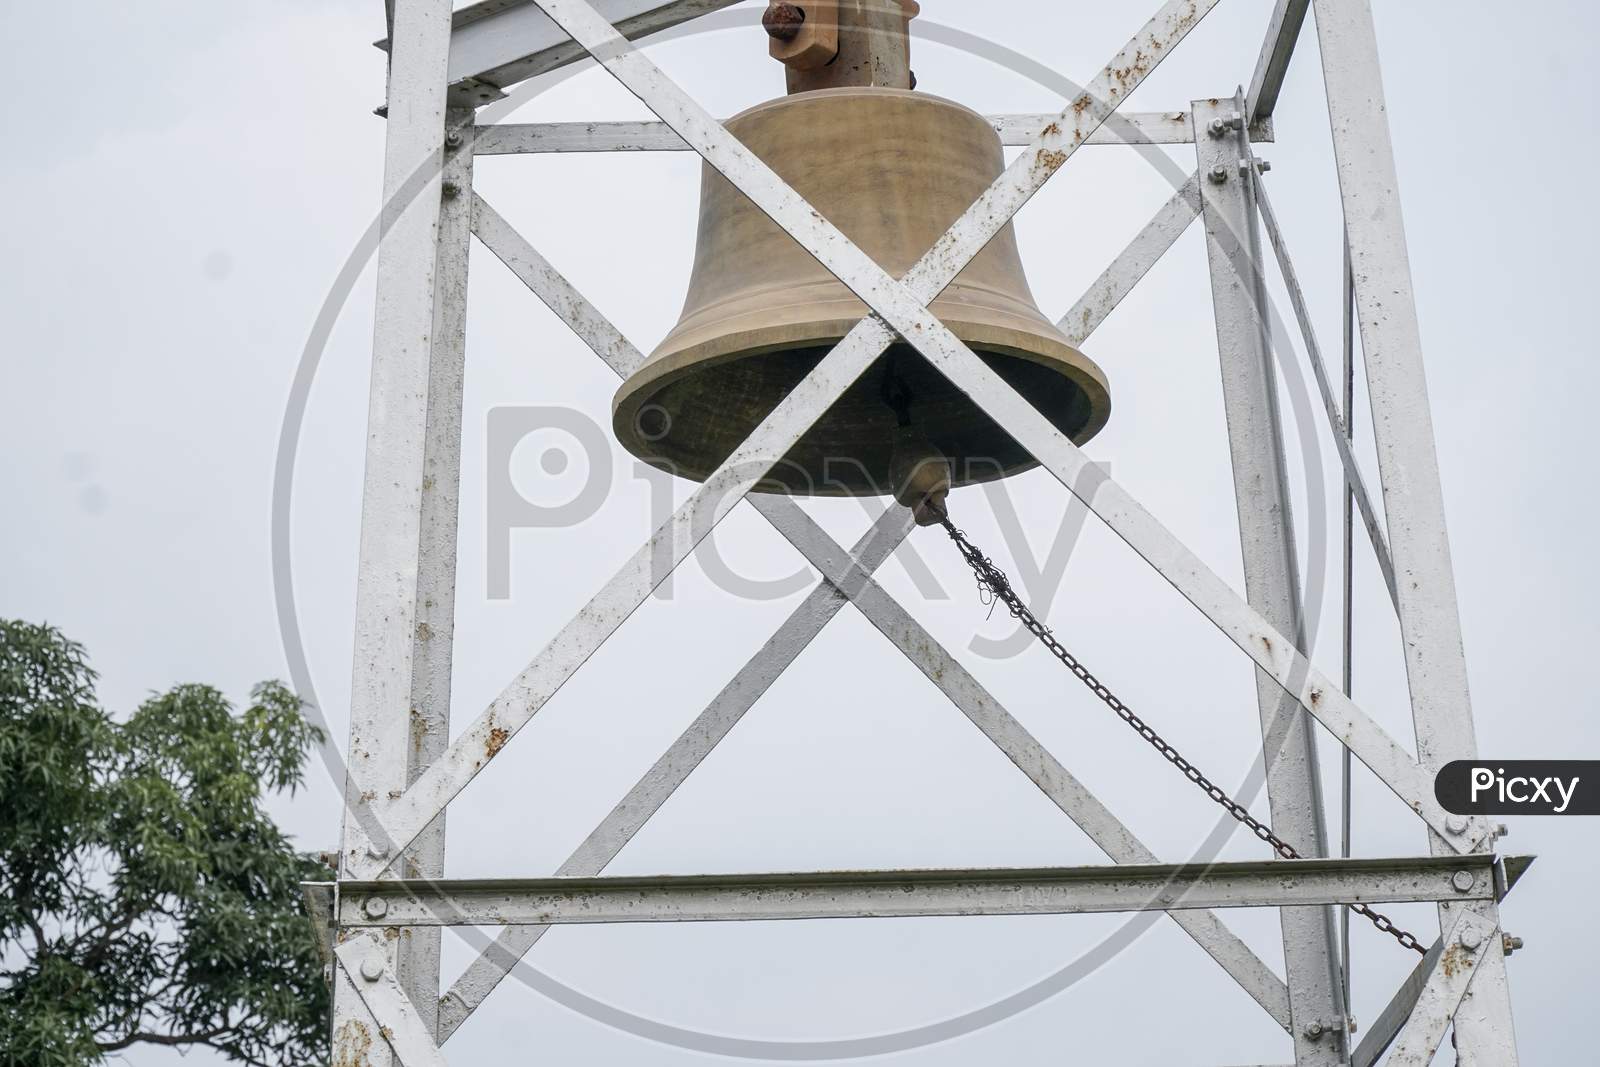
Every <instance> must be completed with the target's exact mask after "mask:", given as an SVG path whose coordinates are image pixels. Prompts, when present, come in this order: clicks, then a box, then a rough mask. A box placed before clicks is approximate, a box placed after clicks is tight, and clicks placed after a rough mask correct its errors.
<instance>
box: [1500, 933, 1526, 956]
mask: <svg viewBox="0 0 1600 1067" xmlns="http://www.w3.org/2000/svg"><path fill="white" fill-rule="evenodd" d="M1521 947H1522V938H1520V937H1512V936H1511V935H1510V934H1501V935H1500V948H1501V950H1502V951H1503V952H1505V954H1506V955H1507V956H1509V955H1511V954H1512V953H1513V952H1515V951H1517V949H1519V948H1521Z"/></svg>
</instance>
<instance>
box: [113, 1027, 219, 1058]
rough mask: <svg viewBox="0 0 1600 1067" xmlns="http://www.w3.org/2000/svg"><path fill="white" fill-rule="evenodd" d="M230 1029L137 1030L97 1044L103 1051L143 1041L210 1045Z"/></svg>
mask: <svg viewBox="0 0 1600 1067" xmlns="http://www.w3.org/2000/svg"><path fill="white" fill-rule="evenodd" d="M230 1029H232V1028H231V1027H228V1026H219V1027H217V1028H216V1029H214V1030H203V1031H200V1032H198V1033H193V1034H152V1033H146V1032H145V1031H142V1030H135V1031H134V1032H133V1033H131V1034H128V1035H127V1036H126V1037H120V1038H118V1039H117V1040H115V1041H96V1042H95V1045H96V1047H98V1048H99V1049H100V1051H101V1052H119V1051H121V1050H122V1049H125V1048H127V1047H128V1046H129V1045H137V1044H140V1043H141V1042H142V1043H144V1044H148V1045H210V1044H212V1040H213V1039H214V1038H218V1037H221V1036H222V1035H223V1034H225V1033H227V1032H228V1031H229V1030H230ZM213 1047H214V1046H213Z"/></svg>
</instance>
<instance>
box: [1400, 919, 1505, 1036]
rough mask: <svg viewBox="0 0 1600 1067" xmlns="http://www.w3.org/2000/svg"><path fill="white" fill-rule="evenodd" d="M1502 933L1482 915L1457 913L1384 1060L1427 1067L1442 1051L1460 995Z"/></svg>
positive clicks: (1465, 992) (1463, 992) (1462, 995)
mask: <svg viewBox="0 0 1600 1067" xmlns="http://www.w3.org/2000/svg"><path fill="white" fill-rule="evenodd" d="M1499 936H1500V931H1499V929H1498V928H1497V927H1496V926H1495V924H1494V923H1492V922H1490V921H1489V920H1487V919H1485V918H1483V917H1482V916H1480V915H1475V914H1473V913H1472V912H1471V911H1466V910H1463V911H1461V912H1459V913H1458V914H1457V916H1456V921H1455V923H1454V924H1453V925H1452V926H1451V927H1450V929H1448V930H1446V931H1445V933H1444V936H1443V937H1442V938H1441V939H1440V941H1441V943H1442V944H1443V946H1444V948H1443V951H1442V952H1440V954H1439V959H1438V962H1437V963H1436V964H1435V965H1434V969H1433V973H1432V974H1431V975H1429V976H1428V982H1427V984H1426V985H1424V986H1423V987H1422V993H1421V995H1420V996H1418V997H1417V1002H1416V1004H1415V1005H1413V1006H1412V1008H1411V1017H1410V1018H1409V1019H1408V1020H1407V1021H1406V1024H1405V1026H1404V1027H1403V1028H1402V1029H1401V1030H1400V1036H1399V1037H1397V1038H1395V1042H1394V1047H1393V1048H1392V1049H1391V1050H1390V1052H1389V1058H1388V1059H1387V1060H1385V1061H1384V1062H1386V1063H1387V1064H1388V1065H1389V1067H1428V1064H1430V1063H1432V1062H1433V1054H1434V1053H1435V1052H1437V1051H1439V1045H1440V1044H1441V1043H1442V1042H1443V1041H1444V1034H1445V1029H1446V1028H1447V1027H1448V1026H1449V1025H1450V1021H1451V1020H1452V1019H1454V1018H1455V1016H1456V1011H1457V1009H1458V1008H1459V1007H1460V1006H1461V998H1462V997H1464V996H1466V994H1467V989H1468V988H1469V987H1470V986H1471V985H1472V982H1473V979H1475V978H1477V977H1478V973H1479V971H1481V970H1482V968H1483V964H1484V963H1485V962H1486V960H1487V959H1488V957H1489V948H1490V946H1491V945H1492V944H1493V943H1494V942H1495V941H1496V940H1498V938H1499ZM1484 1062H1488V1061H1484ZM1495 1067H1502V1061H1495Z"/></svg>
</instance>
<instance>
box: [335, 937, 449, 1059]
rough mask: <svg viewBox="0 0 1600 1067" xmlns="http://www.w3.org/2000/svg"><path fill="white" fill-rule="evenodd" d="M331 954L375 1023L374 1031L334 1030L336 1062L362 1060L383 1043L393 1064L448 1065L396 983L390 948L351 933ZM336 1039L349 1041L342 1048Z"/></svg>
mask: <svg viewBox="0 0 1600 1067" xmlns="http://www.w3.org/2000/svg"><path fill="white" fill-rule="evenodd" d="M335 955H336V956H337V957H338V959H339V970H340V978H341V981H342V982H344V983H346V984H348V986H349V987H352V988H353V989H354V991H355V993H356V994H357V995H358V996H359V997H360V998H361V1002H362V1003H363V1004H364V1005H366V1008H367V1011H368V1012H370V1013H371V1015H372V1018H373V1020H374V1021H375V1022H376V1023H377V1033H363V1032H361V1031H360V1030H357V1031H354V1032H350V1033H346V1034H344V1035H342V1036H341V1035H338V1034H336V1035H335V1037H334V1040H335V1045H336V1047H335V1050H334V1051H335V1057H334V1059H335V1062H337V1063H352V1064H357V1063H359V1064H365V1063H367V1062H368V1059H367V1056H368V1054H369V1053H370V1051H371V1050H372V1049H381V1048H383V1047H384V1046H385V1045H387V1046H388V1047H389V1048H390V1049H392V1050H393V1052H394V1062H395V1064H396V1067H449V1061H448V1060H446V1059H445V1058H444V1054H443V1053H441V1052H440V1051H439V1046H438V1045H436V1044H435V1043H434V1040H433V1035H432V1034H430V1033H429V1032H428V1024H427V1023H426V1022H424V1021H423V1018H422V1016H421V1015H419V1014H418V1013H417V1008H416V1005H414V1004H412V1003H411V1000H410V998H409V997H407V996H406V991H405V990H404V989H402V988H400V982H399V980H398V979H397V978H396V977H395V973H394V968H393V967H391V966H390V965H389V961H388V953H387V952H385V951H384V949H383V946H382V943H381V942H380V941H379V940H378V939H376V938H374V937H371V936H367V935H363V936H358V937H352V938H351V939H350V940H349V941H346V942H345V943H344V944H342V945H340V946H339V948H338V951H337V952H335ZM359 1025H360V1026H361V1027H363V1028H364V1026H365V1024H364V1023H361V1024H359ZM340 1040H343V1041H345V1042H346V1043H347V1044H346V1046H345V1047H344V1048H343V1049H340V1048H339V1047H338V1042H339V1041H340ZM363 1042H365V1044H363Z"/></svg>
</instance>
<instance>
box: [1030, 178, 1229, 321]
mask: <svg viewBox="0 0 1600 1067" xmlns="http://www.w3.org/2000/svg"><path fill="white" fill-rule="evenodd" d="M1199 214H1200V176H1199V175H1198V174H1191V175H1189V180H1188V181H1186V182H1184V183H1183V185H1182V187H1180V188H1179V189H1178V191H1177V192H1176V193H1174V194H1173V195H1172V199H1171V200H1168V201H1167V202H1166V203H1165V204H1163V205H1162V206H1161V210H1160V211H1157V212H1156V213H1155V215H1154V216H1153V217H1152V218H1151V219H1150V221H1149V222H1147V223H1145V226H1144V229H1142V230H1140V231H1139V234H1138V236H1136V237H1135V238H1134V239H1133V240H1132V241H1130V242H1128V247H1127V248H1124V249H1123V250H1122V253H1121V254H1120V255H1118V256H1117V258H1116V259H1114V260H1112V261H1111V265H1110V266H1109V267H1107V268H1106V269H1105V270H1104V271H1103V272H1102V273H1101V275H1100V277H1099V278H1098V279H1096V280H1095V283H1094V284H1093V285H1091V286H1090V287H1089V291H1088V292H1086V293H1084V294H1083V296H1082V297H1080V298H1079V299H1078V302H1077V303H1076V304H1074V305H1072V310H1071V311H1069V312H1067V313H1066V314H1065V315H1063V316H1062V317H1061V321H1060V322H1058V323H1056V326H1057V327H1059V328H1060V330H1061V332H1062V333H1064V334H1066V335H1067V340H1069V341H1071V342H1072V343H1073V344H1075V345H1081V344H1083V342H1084V341H1085V340H1087V339H1088V337H1089V335H1090V334H1091V333H1094V331H1095V330H1097V329H1099V328H1100V324H1101V323H1102V322H1104V321H1105V320H1106V317H1107V316H1108V315H1110V314H1111V312H1112V311H1114V310H1116V307H1117V305H1118V304H1120V303H1122V301H1123V298H1125V297H1126V296H1127V295H1128V294H1129V293H1131V292H1133V287H1134V286H1136V285H1138V284H1139V281H1140V279H1142V278H1143V277H1144V276H1145V275H1146V274H1148V273H1150V268H1151V267H1154V266H1155V265H1156V263H1157V262H1159V261H1160V259H1161V257H1162V256H1164V255H1166V254H1167V250H1168V249H1170V248H1171V247H1172V246H1173V244H1174V243H1175V242H1176V241H1177V240H1178V238H1179V237H1181V236H1183V231H1184V230H1187V229H1188V228H1189V224H1190V223H1192V222H1193V221H1194V220H1195V216H1197V215H1199Z"/></svg>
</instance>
